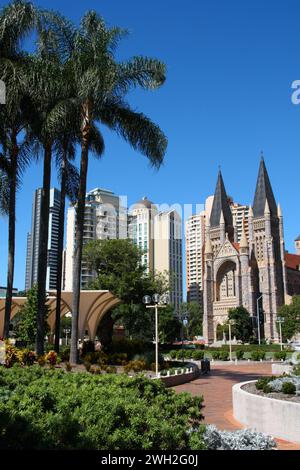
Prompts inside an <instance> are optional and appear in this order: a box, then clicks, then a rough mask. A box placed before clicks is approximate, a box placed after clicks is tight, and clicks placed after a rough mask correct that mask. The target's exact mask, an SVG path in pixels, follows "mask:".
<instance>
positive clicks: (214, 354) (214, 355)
mask: <svg viewBox="0 0 300 470" xmlns="http://www.w3.org/2000/svg"><path fill="white" fill-rule="evenodd" d="M220 355H221V350H220V351H213V352H212V354H211V356H212V358H213V360H214V361H218V360H219V359H220Z"/></svg>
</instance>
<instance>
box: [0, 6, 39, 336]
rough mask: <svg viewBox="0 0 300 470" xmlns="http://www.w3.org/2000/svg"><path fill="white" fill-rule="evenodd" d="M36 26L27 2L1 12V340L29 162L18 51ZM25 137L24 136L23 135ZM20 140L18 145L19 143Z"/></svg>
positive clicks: (22, 57)
mask: <svg viewBox="0 0 300 470" xmlns="http://www.w3.org/2000/svg"><path fill="white" fill-rule="evenodd" d="M34 23H35V9H34V7H33V5H32V4H31V3H29V2H23V1H14V2H12V3H11V4H10V5H8V6H6V7H5V8H3V9H2V10H1V12H0V79H1V80H3V81H4V83H5V84H6V104H5V106H3V107H2V110H1V114H2V116H1V128H2V130H1V135H0V138H1V141H2V149H3V150H4V152H3V154H2V156H1V157H0V169H1V170H2V171H4V172H5V173H6V176H7V178H8V199H7V202H8V207H7V210H8V216H9V222H8V227H9V228H8V232H9V235H8V270H7V291H6V302H5V317H4V337H5V338H7V337H8V336H9V324H10V315H11V304H12V291H13V281H14V263H15V223H16V191H17V186H18V184H19V183H20V178H21V175H22V172H23V170H24V168H25V166H26V164H27V163H28V161H29V156H30V155H29V153H28V150H29V142H28V141H27V139H26V136H25V139H24V140H23V141H22V135H24V131H25V129H24V127H25V125H24V124H25V123H24V119H23V109H22V97H23V95H24V92H25V90H24V64H25V63H26V56H25V55H24V53H23V52H22V50H21V44H22V41H23V40H24V38H25V37H26V36H27V35H28V34H30V32H31V31H32V28H33V25H34ZM25 135H26V133H25ZM20 139H21V142H20Z"/></svg>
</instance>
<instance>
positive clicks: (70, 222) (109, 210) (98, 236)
mask: <svg viewBox="0 0 300 470" xmlns="http://www.w3.org/2000/svg"><path fill="white" fill-rule="evenodd" d="M75 222H76V208H75V207H74V206H72V207H70V208H69V209H68V214H67V242H66V256H65V290H70V291H72V289H73V254H74V246H75ZM124 237H125V238H126V237H127V225H126V220H125V215H124V209H122V208H121V207H120V198H119V196H117V195H116V194H114V193H113V192H112V191H107V190H105V189H100V188H96V189H94V190H92V191H90V192H89V193H87V195H86V203H85V214H84V237H83V243H84V244H86V243H88V242H89V241H92V240H108V239H116V238H124ZM95 275H96V273H95V272H93V271H91V270H90V269H88V267H87V265H86V264H85V263H84V262H83V263H82V270H81V286H82V287H86V286H87V284H88V283H89V282H91V281H92V280H93V279H94V278H95Z"/></svg>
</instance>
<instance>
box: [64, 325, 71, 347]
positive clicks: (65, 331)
mask: <svg viewBox="0 0 300 470" xmlns="http://www.w3.org/2000/svg"><path fill="white" fill-rule="evenodd" d="M64 333H65V335H66V346H68V334H69V333H71V330H70V328H65V329H64Z"/></svg>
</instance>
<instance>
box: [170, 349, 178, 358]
mask: <svg viewBox="0 0 300 470" xmlns="http://www.w3.org/2000/svg"><path fill="white" fill-rule="evenodd" d="M168 356H169V357H170V359H176V357H177V351H175V350H172V351H170V352H169V353H168Z"/></svg>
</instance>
